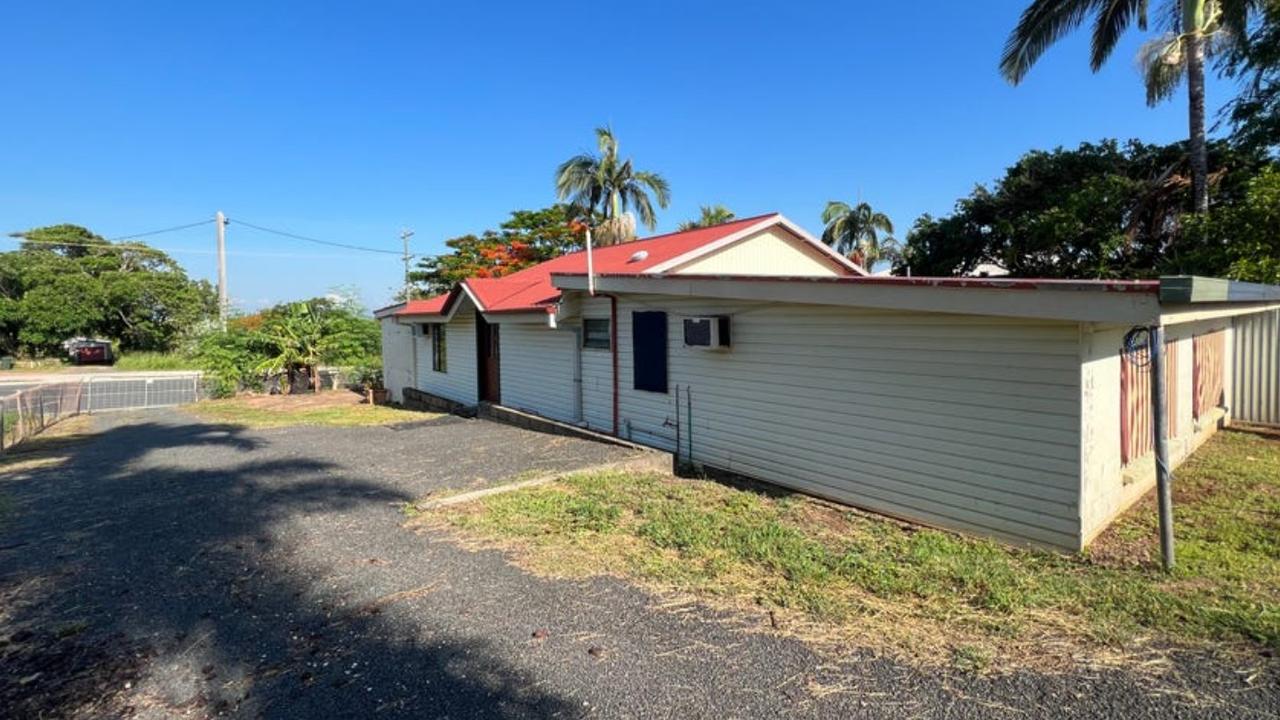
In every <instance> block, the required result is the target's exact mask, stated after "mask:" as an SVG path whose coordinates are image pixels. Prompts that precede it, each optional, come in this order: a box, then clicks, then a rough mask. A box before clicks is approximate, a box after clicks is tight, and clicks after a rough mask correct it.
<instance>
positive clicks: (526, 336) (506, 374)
mask: <svg viewBox="0 0 1280 720" xmlns="http://www.w3.org/2000/svg"><path fill="white" fill-rule="evenodd" d="M501 328H502V329H501V330H500V331H499V333H500V334H499V341H498V342H499V353H500V357H499V370H500V372H501V374H502V377H501V379H500V383H501V390H502V404H503V405H505V406H507V407H511V408H515V409H517V410H527V411H530V412H535V413H538V414H539V415H544V416H546V417H549V418H552V419H554V420H562V421H564V422H575V421H577V420H578V418H577V413H578V409H577V407H576V406H575V403H574V397H575V395H574V388H573V375H574V373H573V370H574V368H573V363H574V354H573V353H574V344H575V343H576V342H577V335H576V334H575V333H573V332H572V331H571V330H553V329H551V328H549V327H547V326H546V325H545V324H539V325H534V324H521V323H503V324H502V325H501Z"/></svg>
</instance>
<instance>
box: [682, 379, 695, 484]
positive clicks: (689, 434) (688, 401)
mask: <svg viewBox="0 0 1280 720" xmlns="http://www.w3.org/2000/svg"><path fill="white" fill-rule="evenodd" d="M684 421H685V422H686V423H688V424H689V427H687V428H685V431H684V436H685V438H687V439H688V443H689V454H688V455H685V460H686V461H687V462H688V463H689V465H690V466H691V467H692V466H693V389H692V388H691V387H689V386H688V385H685V386H684Z"/></svg>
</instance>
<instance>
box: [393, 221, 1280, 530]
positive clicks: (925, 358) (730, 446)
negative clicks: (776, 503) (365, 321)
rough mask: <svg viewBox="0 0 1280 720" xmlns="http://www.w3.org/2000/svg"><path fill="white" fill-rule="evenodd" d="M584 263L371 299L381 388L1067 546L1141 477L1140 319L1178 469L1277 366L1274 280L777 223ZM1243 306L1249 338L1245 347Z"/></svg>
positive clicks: (907, 514) (638, 247)
mask: <svg viewBox="0 0 1280 720" xmlns="http://www.w3.org/2000/svg"><path fill="white" fill-rule="evenodd" d="M593 265H594V266H593V268H592V271H591V273H588V272H587V267H586V258H585V257H584V256H583V254H581V253H579V254H575V255H569V256H565V257H562V258H558V259H556V260H552V261H550V262H548V263H544V264H542V265H539V266H537V267H534V268H530V269H528V270H525V271H523V272H520V273H515V274H513V275H510V276H508V277H506V278H502V279H497V280H472V281H467V282H465V283H462V284H460V285H459V287H457V288H454V290H452V291H451V292H449V293H448V294H446V295H443V296H440V297H437V298H432V299H429V300H423V301H415V302H412V303H409V304H407V305H400V306H393V307H391V308H385V309H383V310H382V311H380V312H379V316H380V317H381V318H382V323H383V331H384V338H385V339H386V340H387V343H386V344H385V345H384V352H383V355H384V362H385V363H386V376H387V378H388V379H389V380H390V381H391V382H392V383H393V384H392V387H393V389H394V390H393V391H398V392H401V393H403V392H404V388H408V387H413V388H417V389H419V390H421V391H424V392H426V393H430V394H431V395H433V396H437V397H441V398H445V399H448V400H451V401H454V402H457V403H462V404H475V403H477V402H481V401H489V402H494V403H500V404H502V405H506V406H510V407H513V408H518V409H523V410H526V411H529V412H533V413H536V414H539V415H543V416H546V417H549V418H552V419H556V420H561V421H564V422H569V423H574V424H580V425H584V426H586V427H589V428H591V429H594V430H598V431H601V432H605V433H610V434H613V435H617V436H619V437H623V438H628V439H631V440H633V441H635V442H639V443H643V444H646V445H650V446H653V447H657V448H661V449H664V450H668V451H671V452H675V453H677V454H678V456H679V457H680V458H682V459H684V460H686V461H688V462H691V463H693V464H695V465H702V466H707V467H714V468H720V469H724V470H728V471H732V472H737V473H741V474H743V475H748V476H752V477H756V478H759V479H762V480H766V481H770V482H773V483H776V484H779V485H783V486H786V487H790V488H795V489H798V490H802V491H804V492H808V493H812V494H815V495H819V496H822V497H827V498H830V499H833V500H837V501H840V502H844V503H848V504H850V505H854V506H858V507H862V508H866V509H869V510H873V511H877V512H880V513H884V514H886V515H891V516H895V517H901V518H905V519H909V520H912V521H916V522H920V523H924V524H929V525H935V526H940V527H945V528H950V529H955V530H960V531H965V532H970V533H976V534H981V535H986V536H991V537H996V538H1000V539H1003V540H1007V541H1012V542H1016V543H1022V544H1033V545H1039V546H1047V547H1053V548H1059V549H1066V550H1078V549H1081V548H1083V547H1085V546H1087V545H1088V544H1089V542H1090V541H1091V540H1092V539H1093V538H1094V537H1096V535H1097V534H1098V533H1099V532H1100V531H1101V530H1102V529H1104V528H1105V527H1106V526H1107V525H1108V524H1109V523H1110V522H1111V520H1112V519H1114V518H1115V517H1116V516H1117V515H1118V514H1119V513H1121V512H1122V511H1123V510H1124V509H1125V508H1127V507H1128V506H1129V505H1130V504H1131V503H1132V502H1134V501H1135V500H1136V499H1137V498H1138V497H1140V496H1141V495H1142V494H1143V493H1144V492H1145V491H1146V490H1147V489H1149V488H1150V487H1151V485H1152V484H1153V482H1154V467H1153V461H1152V451H1151V446H1152V442H1151V440H1152V432H1151V424H1152V420H1151V401H1150V395H1149V392H1148V388H1149V387H1150V383H1149V379H1150V377H1149V373H1148V372H1147V367H1146V363H1145V362H1144V360H1143V356H1142V355H1141V353H1131V352H1125V350H1124V349H1123V345H1124V338H1125V335H1126V333H1127V332H1128V331H1129V330H1131V329H1132V328H1135V327H1149V326H1153V325H1158V326H1161V327H1163V328H1164V330H1165V332H1166V336H1167V343H1166V346H1165V347H1166V356H1167V372H1166V378H1167V381H1168V388H1169V402H1168V404H1167V408H1168V413H1169V416H1170V448H1171V451H1170V454H1171V459H1172V460H1173V461H1174V463H1177V462H1181V460H1182V459H1184V458H1185V457H1187V456H1188V455H1189V454H1190V453H1191V452H1192V451H1193V450H1194V449H1195V448H1196V447H1197V446H1198V445H1199V443H1201V442H1203V440H1204V439H1205V438H1206V437H1208V436H1209V435H1210V434H1211V433H1212V432H1214V431H1215V430H1216V429H1217V428H1218V427H1220V426H1222V425H1224V424H1226V423H1228V422H1230V420H1231V419H1232V407H1233V403H1234V404H1236V405H1243V404H1245V403H1244V402H1242V401H1241V400H1239V399H1238V398H1237V392H1238V391H1239V390H1240V388H1238V387H1237V386H1236V383H1235V380H1234V375H1235V373H1236V372H1237V371H1238V369H1240V368H1244V367H1250V368H1255V369H1253V370H1249V372H1251V373H1254V374H1257V373H1259V372H1261V373H1263V374H1265V373H1266V372H1267V371H1266V370H1265V369H1263V370H1258V369H1256V368H1272V369H1273V370H1272V371H1271V372H1274V368H1276V367H1280V364H1277V360H1276V358H1275V357H1273V356H1274V355H1275V353H1276V352H1277V350H1276V348H1277V345H1276V343H1275V339H1276V338H1277V337H1278V336H1280V330H1276V331H1274V332H1273V331H1272V330H1268V329H1267V328H1272V327H1273V325H1271V324H1269V323H1271V322H1272V320H1271V318H1273V317H1276V316H1277V315H1280V288H1276V287H1269V286H1257V285H1247V284H1241V283H1229V282H1226V281H1214V280H1209V279H1204V278H1194V279H1190V278H1166V279H1162V280H1158V281H1157V280H1152V281H1053V280H1021V279H1009V278H998V279H997V278H946V279H939V278H897V277H868V276H866V274H865V273H864V272H863V271H862V269H861V268H858V267H856V266H853V265H851V264H849V263H848V262H847V261H844V260H843V259H841V258H838V257H837V256H833V255H832V254H831V253H830V252H829V251H825V250H824V249H823V247H822V246H821V244H820V243H818V242H817V241H815V240H814V239H813V238H812V237H811V236H809V235H808V234H807V233H805V232H804V231H803V230H801V229H800V228H798V227H796V226H794V225H793V224H792V223H789V222H787V221H786V220H785V218H782V217H781V216H779V215H770V216H764V217H761V218H752V219H748V220H744V221H740V222H737V223H730V224H728V225H722V226H716V227H713V228H705V229H701V230H696V231H692V232H689V233H677V234H673V235H666V236H661V237H658V238H653V239H650V240H641V241H637V242H634V243H628V244H625V245H620V246H615V247H611V248H602V249H600V250H598V251H596V252H595V253H593ZM1242 323H1246V324H1259V325H1260V326H1261V327H1262V328H1263V330H1262V331H1260V334H1257V333H1253V331H1252V330H1251V331H1250V332H1251V333H1253V334H1250V335H1249V336H1248V337H1249V338H1253V337H1254V335H1255V334H1257V339H1249V340H1247V341H1245V340H1244V339H1243V338H1244V336H1243V335H1242V336H1241V337H1240V338H1237V333H1236V329H1237V328H1238V327H1241V324H1242ZM1251 327H1252V325H1251ZM1268 332H1271V333H1272V334H1270V335H1267V333H1268ZM1247 385H1248V388H1249V392H1250V393H1253V394H1256V393H1257V392H1263V391H1266V392H1272V393H1274V392H1275V391H1276V390H1275V383H1274V381H1272V382H1270V383H1268V382H1261V381H1259V382H1250V383H1248V384H1247ZM1249 402H1252V399H1249ZM1260 405H1263V406H1265V405H1267V403H1260Z"/></svg>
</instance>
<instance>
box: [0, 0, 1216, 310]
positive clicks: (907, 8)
mask: <svg viewBox="0 0 1280 720" xmlns="http://www.w3.org/2000/svg"><path fill="white" fill-rule="evenodd" d="M1025 2H1026V0H991V1H990V2H982V3H958V2H954V1H948V0H937V1H935V2H928V1H925V2H917V3H864V2H857V3H849V2H821V3H820V2H792V3H779V2H776V0H775V1H774V2H761V3H755V2H733V3H721V4H716V3H709V2H706V3H704V2H688V1H686V2H681V3H667V2H650V3H629V4H611V3H581V4H574V3H557V2H538V3H528V2H520V3H510V4H500V3H492V4H491V3H428V2H403V3H392V2H382V3H350V2H344V3H340V2H314V1H313V2H273V3H262V2H218V3H199V4H197V3H184V2H176V3H175V2H164V3H161V2H123V3H104V2H97V1H94V2H88V1H85V2H79V3H64V2H56V1H52V0H51V1H48V2H12V3H5V4H4V7H3V8H2V9H0V27H4V28H5V44H4V48H3V50H2V51H0V83H2V85H0V87H3V97H4V99H5V111H4V112H3V114H0V143H2V144H0V148H2V152H0V158H2V160H0V226H2V227H0V230H3V231H4V232H9V231H12V230H18V229H25V228H28V227H32V226H38V225H46V224H52V223H59V222H72V223H77V224H81V225H85V226H87V227H89V228H91V229H93V230H94V231H96V232H98V233H100V234H102V235H105V236H108V237H115V236H120V235H127V234H132V233H135V232H142V231H146V230H151V229H155V228H161V227H166V226H172V225H178V224H182V223H187V222H191V221H195V220H200V219H203V218H207V217H211V216H212V214H213V212H214V211H215V210H218V209H221V210H224V211H225V212H226V213H227V214H228V215H229V216H230V217H231V218H232V221H233V224H232V225H231V227H230V229H229V233H228V247H229V251H230V253H231V257H230V259H229V272H230V287H231V295H232V297H233V299H234V300H235V301H236V302H237V303H239V304H240V305H241V306H242V307H247V308H253V307H258V306H261V305H263V304H267V303H272V302H278V301H282V300H288V299H294V298H300V297H307V296H313V295H317V294H322V293H324V292H325V291H326V290H327V289H329V288H331V287H333V286H337V285H355V286H357V287H358V288H359V289H360V290H361V293H362V296H363V299H364V300H365V302H366V303H367V304H369V305H371V306H376V305H379V304H382V303H384V302H385V301H387V300H388V298H389V297H390V296H391V293H392V292H393V291H394V288H395V287H397V286H398V284H399V282H400V277H401V264H400V262H399V260H398V259H397V258H395V257H392V256H389V255H388V256H379V255H362V256H353V255H350V254H345V253H344V252H343V251H339V250H333V249H325V248H321V247H318V246H314V245H310V244H306V243H300V242H296V241H291V240H287V239H284V238H279V237H275V236H271V235H266V234H262V233H260V232H257V231H253V230H250V229H247V228H243V227H237V226H236V225H235V224H234V221H235V220H236V219H237V218H241V219H244V220H246V221H249V222H253V223H256V224H260V225H266V226H271V227H277V228H281V229H285V230H290V231H292V232H295V233H301V234H304V235H311V236H317V237H322V238H328V239H333V240H337V241H343V242H350V243H357V244H363V245H373V246H378V247H384V248H387V249H392V250H396V249H399V247H400V244H399V240H398V239H397V234H398V232H399V230H400V228H401V227H402V226H408V227H411V228H413V229H414V230H416V232H417V236H416V238H415V239H414V245H413V249H414V251H415V252H419V253H436V252H439V251H440V250H441V248H442V247H443V246H442V241H443V240H444V239H446V238H448V237H452V236H454V235H458V234H462V233H466V232H473V231H480V230H482V229H484V228H486V227H493V226H495V225H497V224H498V223H499V222H500V221H501V220H502V219H503V218H505V217H506V213H507V212H508V211H510V210H512V209H516V208H535V207H541V206H544V205H547V204H549V203H551V202H552V201H554V199H555V198H554V196H553V188H552V174H553V170H554V168H555V166H556V165H557V164H558V163H559V162H560V161H562V160H563V159H565V158H566V157H568V156H569V155H571V154H573V153H575V152H578V151H581V150H584V149H588V148H589V147H590V146H591V143H592V128H593V127H595V126H596V125H599V124H604V123H611V124H612V125H613V127H614V129H615V131H616V132H617V134H618V135H619V137H620V139H621V143H622V150H623V152H624V154H627V155H631V156H632V157H634V159H635V160H636V163H637V165H638V166H639V167H641V168H645V169H651V170H656V171H659V172H661V173H662V174H664V175H665V176H666V177H667V179H668V180H669V181H670V183H671V188H672V197H673V201H672V205H671V207H670V208H669V209H667V210H666V211H664V212H662V213H661V215H660V224H659V228H658V229H659V230H669V229H672V228H673V227H674V226H675V225H676V223H678V222H679V221H681V220H683V219H685V218H687V217H689V216H692V215H695V214H696V212H697V207H698V205H699V204H709V203H723V204H725V205H728V206H729V207H730V208H732V209H733V210H735V211H736V212H738V214H740V215H750V214H756V213H761V212H767V211H771V210H779V211H782V212H783V213H785V214H786V215H788V216H789V217H791V218H792V219H793V220H796V221H798V222H799V223H801V224H802V225H804V226H806V227H808V228H809V229H810V230H811V231H814V232H816V231H818V230H820V229H821V228H820V223H819V218H818V216H819V214H820V212H821V209H822V206H823V204H824V203H825V201H827V200H828V199H833V198H839V199H847V200H852V199H855V198H856V197H857V196H858V194H859V192H861V195H862V197H863V198H864V199H866V200H868V201H870V202H871V203H872V204H874V205H876V206H877V207H879V208H880V209H882V210H884V211H886V212H887V213H889V215H890V217H891V218H892V219H893V220H894V222H895V223H896V224H897V226H898V228H899V235H900V236H901V235H905V232H906V229H907V228H908V227H910V225H911V223H912V222H914V220H915V219H916V217H917V216H919V215H920V214H921V213H924V212H930V213H933V214H935V215H936V214H940V213H946V212H947V211H948V210H949V209H950V208H951V206H952V204H953V203H954V202H955V200H956V198H958V197H959V196H962V195H964V194H966V193H967V192H968V191H969V190H970V189H971V188H972V187H973V185H974V183H976V182H989V181H990V180H991V179H992V178H994V177H995V176H997V175H998V174H999V173H1000V171H1001V170H1002V169H1003V168H1005V167H1006V166H1007V165H1009V164H1010V163H1011V162H1012V161H1013V160H1014V159H1016V158H1017V157H1018V156H1019V155H1020V154H1021V153H1023V152H1024V151H1026V150H1028V149H1031V148H1049V147H1053V146H1057V145H1074V144H1076V143H1078V142H1080V141H1082V140H1092V139H1098V138H1101V137H1120V138H1130V137H1136V138H1140V139H1143V140H1146V141H1150V142H1167V141H1172V140H1176V139H1180V138H1181V137H1183V136H1184V135H1185V127H1186V120H1185V115H1186V111H1185V107H1186V104H1185V98H1184V97H1181V96H1180V97H1178V98H1176V99H1175V100H1174V101H1172V102H1170V103H1168V104H1165V105H1162V106H1160V107H1158V108H1156V109H1154V110H1152V109H1148V108H1147V107H1146V106H1145V104H1144V103H1143V94H1142V89H1141V87H1140V80H1139V77H1138V73H1137V70H1136V69H1135V65H1134V59H1133V58H1134V54H1135V53H1136V50H1137V47H1138V45H1139V43H1140V38H1139V37H1138V36H1136V35H1131V36H1130V37H1129V38H1127V42H1126V44H1124V45H1123V46H1122V47H1121V48H1120V49H1119V50H1118V52H1117V53H1116V56H1115V57H1114V58H1113V59H1112V62H1111V63H1110V65H1109V66H1108V67H1106V68H1105V69H1104V70H1103V71H1102V72H1100V73H1098V74H1096V75H1094V74H1092V73H1090V72H1089V70H1088V61H1087V53H1086V45H1087V39H1088V38H1087V32H1082V33H1078V34H1077V35H1075V36H1073V37H1071V38H1069V39H1068V40H1067V41H1065V42H1063V43H1061V44H1060V45H1058V46H1056V47H1054V48H1053V49H1052V50H1051V51H1050V52H1049V53H1048V55H1047V56H1046V57H1045V58H1044V59H1043V60H1042V61H1041V63H1040V64H1039V65H1038V66H1037V67H1036V68H1034V69H1033V71H1032V72H1031V74H1030V76H1029V77H1028V78H1027V80H1026V81H1025V82H1024V83H1023V85H1022V86H1021V87H1018V88H1012V87H1009V86H1008V85H1007V84H1006V83H1005V82H1004V81H1003V80H1002V79H1001V78H1000V76H999V75H998V73H997V71H996V63H997V60H998V57H999V53H1000V49H1001V47H1002V45H1003V42H1004V39H1005V36H1006V34H1007V33H1008V31H1009V29H1010V28H1011V27H1012V26H1013V24H1014V22H1015V21H1016V19H1017V16H1018V14H1019V12H1020V10H1021V9H1022V6H1023V4H1024V3H1025ZM197 5H200V7H197ZM1228 90H1229V88H1228V87H1227V86H1225V85H1224V84H1223V83H1219V82H1212V83H1211V84H1210V86H1209V92H1210V104H1211V106H1212V107H1213V108H1216V107H1217V106H1218V105H1219V104H1221V102H1222V101H1223V100H1225V99H1226V97H1227V92H1228ZM148 240H149V241H151V242H152V243H153V244H154V245H156V246H158V247H162V248H166V249H172V250H175V251H177V250H186V251H188V252H175V253H174V256H175V257H177V258H179V259H180V260H181V262H182V263H183V264H184V265H185V266H186V267H187V268H188V270H189V271H190V272H191V273H192V274H193V275H195V276H198V277H205V278H213V276H214V263H213V259H212V256H211V255H210V254H209V253H210V252H211V250H212V249H213V246H214V239H213V227H212V225H209V226H204V227H202V228H199V229H195V230H190V231H185V232H180V233H174V234H170V235H161V236H157V237H154V238H149V239H148ZM0 247H4V248H9V247H13V244H12V242H10V241H7V240H6V241H5V243H4V244H3V245H0ZM285 254H301V255H307V256H310V257H302V258H294V257H281V255H285Z"/></svg>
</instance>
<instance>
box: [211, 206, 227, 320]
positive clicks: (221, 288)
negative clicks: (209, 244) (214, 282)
mask: <svg viewBox="0 0 1280 720" xmlns="http://www.w3.org/2000/svg"><path fill="white" fill-rule="evenodd" d="M213 217H214V221H215V222H214V224H215V225H217V226H218V322H220V323H222V329H223V330H226V329H227V216H226V215H223V214H222V211H221V210H219V211H218V212H217V213H215V214H214V216H213Z"/></svg>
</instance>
